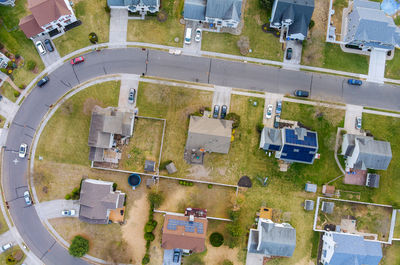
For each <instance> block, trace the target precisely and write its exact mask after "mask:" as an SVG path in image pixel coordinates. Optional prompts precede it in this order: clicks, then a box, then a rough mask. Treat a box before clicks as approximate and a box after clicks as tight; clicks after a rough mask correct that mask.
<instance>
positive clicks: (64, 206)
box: [35, 200, 79, 219]
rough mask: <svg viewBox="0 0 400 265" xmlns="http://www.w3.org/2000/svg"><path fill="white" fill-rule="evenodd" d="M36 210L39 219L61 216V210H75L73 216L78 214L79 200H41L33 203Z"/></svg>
mask: <svg viewBox="0 0 400 265" xmlns="http://www.w3.org/2000/svg"><path fill="white" fill-rule="evenodd" d="M35 208H36V211H37V213H38V215H39V217H40V219H51V218H58V217H63V216H62V215H61V211H63V210H75V212H76V213H75V216H71V217H78V216H79V201H73V200H53V201H47V202H41V203H39V204H35Z"/></svg>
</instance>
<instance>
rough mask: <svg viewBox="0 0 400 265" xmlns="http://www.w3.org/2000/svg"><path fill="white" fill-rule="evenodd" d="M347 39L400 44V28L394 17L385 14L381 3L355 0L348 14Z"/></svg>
mask: <svg viewBox="0 0 400 265" xmlns="http://www.w3.org/2000/svg"><path fill="white" fill-rule="evenodd" d="M347 29H348V30H347V32H346V36H345V41H347V42H350V41H353V40H357V41H363V42H381V43H384V44H387V45H393V46H396V45H397V46H398V45H399V44H400V29H399V28H398V27H397V26H396V25H395V24H394V21H393V18H391V17H388V16H386V15H385V13H384V11H383V10H381V9H380V5H379V3H374V2H370V1H365V0H355V1H354V5H353V10H352V12H351V13H350V14H349V16H348V27H347Z"/></svg>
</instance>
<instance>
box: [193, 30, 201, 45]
mask: <svg viewBox="0 0 400 265" xmlns="http://www.w3.org/2000/svg"><path fill="white" fill-rule="evenodd" d="M194 40H195V41H196V42H199V41H201V29H196V36H195V37H194Z"/></svg>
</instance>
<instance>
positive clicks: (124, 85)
mask: <svg viewBox="0 0 400 265" xmlns="http://www.w3.org/2000/svg"><path fill="white" fill-rule="evenodd" d="M138 87H139V76H138V75H123V78H122V80H121V87H120V89H119V99H118V108H119V109H121V110H128V111H129V110H134V109H135V106H136V99H137V95H138ZM131 88H133V89H135V90H136V94H135V101H134V102H133V104H130V103H129V102H128V97H129V90H130V89H131Z"/></svg>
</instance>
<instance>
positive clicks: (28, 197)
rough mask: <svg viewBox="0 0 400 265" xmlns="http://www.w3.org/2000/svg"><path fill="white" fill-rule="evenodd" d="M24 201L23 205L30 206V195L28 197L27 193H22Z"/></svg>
mask: <svg viewBox="0 0 400 265" xmlns="http://www.w3.org/2000/svg"><path fill="white" fill-rule="evenodd" d="M24 199H25V203H26V205H28V206H29V205H31V204H32V201H31V195H29V191H25V192H24Z"/></svg>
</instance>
